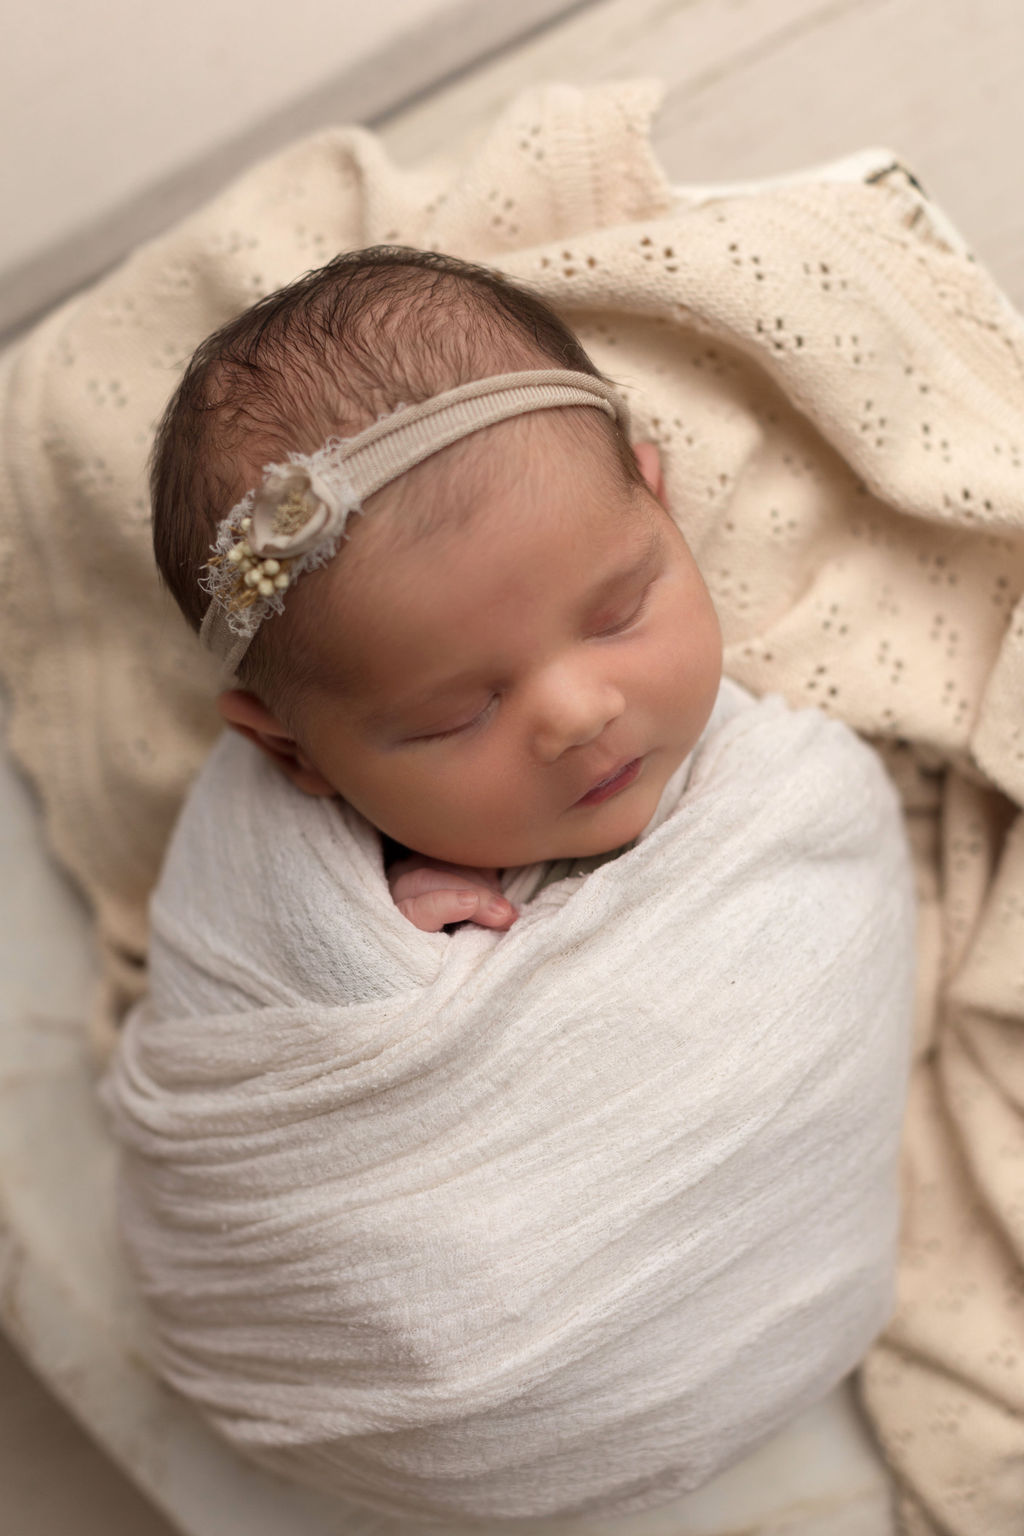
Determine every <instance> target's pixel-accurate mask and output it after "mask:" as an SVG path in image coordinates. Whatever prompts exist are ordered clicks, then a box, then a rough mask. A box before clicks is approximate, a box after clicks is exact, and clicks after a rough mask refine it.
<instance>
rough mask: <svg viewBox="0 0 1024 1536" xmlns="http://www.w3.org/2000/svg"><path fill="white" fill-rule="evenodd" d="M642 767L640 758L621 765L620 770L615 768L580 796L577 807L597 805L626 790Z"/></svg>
mask: <svg viewBox="0 0 1024 1536" xmlns="http://www.w3.org/2000/svg"><path fill="white" fill-rule="evenodd" d="M642 766H643V758H642V757H634V758H631V759H630V760H629V762H628V763H623V764H622V766H621V768H616V770H615V772H614V773H610V774H609V775H608V776H607V777H606V778H603V779H602V780H601V781H600V783H598V784H595V785H594V786H593V788H591V789H588V790H587V793H586V794H585V795H581V797H580V798H579V800H577V801H576V804H577V805H597V804H598V803H599V802H600V801H602V800H607V799H608V798H609V796H611V795H617V794H619V792H620V791H621V790H623V789H627V788H628V787H629V785H630V784H632V783H633V782H634V780H635V779H636V777H637V774H638V773H639V772H640V769H641V767H642Z"/></svg>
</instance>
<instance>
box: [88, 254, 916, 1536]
mask: <svg viewBox="0 0 1024 1536" xmlns="http://www.w3.org/2000/svg"><path fill="white" fill-rule="evenodd" d="M627 426H628V417H627V413H626V409H625V406H624V405H623V403H622V401H621V399H620V398H619V396H618V394H617V393H616V391H615V390H614V389H613V388H612V387H611V386H610V385H609V384H608V383H607V382H606V381H604V380H603V379H602V378H601V376H600V375H599V374H598V373H597V372H596V370H595V369H594V367H593V365H592V364H591V362H590V360H589V359H588V358H587V356H586V354H585V353H584V351H583V350H582V348H581V346H580V344H579V342H578V341H577V339H576V338H575V337H574V336H573V335H572V333H571V332H570V331H569V330H568V329H567V328H566V326H565V325H563V324H562V322H561V321H560V320H559V319H558V318H557V317H556V316H555V315H553V314H552V313H551V312H550V311H549V310H548V309H547V307H546V306H545V305H544V304H543V303H542V302H541V301H540V300H539V299H537V298H536V297H534V296H533V295H532V294H530V293H528V292H525V291H523V290H521V289H519V288H517V287H515V286H513V285H512V284H510V283H507V282H506V281H504V280H503V279H502V278H500V277H499V276H497V275H496V274H493V273H490V272H487V271H484V270H481V269H478V268H474V267H470V266H467V265H465V264H462V263H459V262H457V261H454V260H451V259H449V258H445V257H439V256H433V255H426V254H422V253H417V252H412V251H402V250H392V249H385V250H372V251H366V252H357V253H355V254H354V255H350V256H343V257H340V258H339V259H338V260H336V261H334V262H332V263H331V264H330V265H329V266H328V267H326V268H324V269H323V270H322V271H319V272H315V273H312V274H310V275H309V276H307V277H305V278H303V279H301V280H300V281H299V282H297V283H296V284H293V285H292V286H291V287H290V288H288V289H285V290H283V291H282V292H281V293H278V294H274V295H271V297H270V298H268V299H266V300H264V301H262V302H261V303H260V304H258V305H256V306H255V307H254V308H253V309H252V310H249V311H247V312H246V313H245V314H243V315H241V316H239V317H238V318H237V319H236V320H234V321H232V322H231V323H230V324H229V325H227V326H225V327H224V328H223V330H222V331H220V332H219V333H218V334H217V335H215V336H214V337H212V338H210V340H209V341H207V342H206V343H205V344H204V345H203V346H202V347H201V348H200V349H199V351H198V353H197V354H196V356H195V358H194V359H193V361H192V363H191V364H190V366H189V368H188V370H187V372H186V374H185V377H184V379H183V381H182V383H181V386H180V387H179V389H178V391H177V393H176V395H175V397H174V399H173V400H172V402H171V405H170V407H169V408H168V412H167V415H166V417H165V420H164V422H163V425H162V426H161V429H160V433H159V438H158V442H157V448H156V453H155V458H154V469H153V508H154V533H155V544H156V551H157V558H158V561H159V564H160V569H161V571H162V572H163V574H164V577H165V579H166V580H167V582H168V584H169V585H170V587H171V589H172V591H173V593H174V595H175V597H176V599H177V601H178V603H179V605H180V606H181V608H182V610H183V612H184V614H185V616H186V617H187V618H188V619H189V621H190V622H191V623H192V624H193V626H194V627H195V628H196V629H197V630H199V631H200V634H201V637H202V639H203V642H204V644H205V645H207V646H208V647H209V648H210V649H211V650H212V651H213V652H214V653H215V654H217V655H218V656H219V657H220V658H221V660H222V662H223V664H224V667H225V670H226V671H227V672H228V673H229V674H231V676H232V680H233V682H234V683H235V684H236V685H237V686H232V687H230V688H229V689H228V690H227V691H225V692H224V693H223V694H222V695H221V698H220V708H221V711H222V713H223V716H224V718H225V720H226V721H227V722H228V723H229V725H231V726H232V727H234V731H235V732H236V733H240V736H241V737H242V738H245V740H240V739H239V734H232V733H230V732H228V733H225V735H224V736H223V737H222V740H221V742H220V743H219V744H218V746H217V747H216V749H215V751H214V753H213V754H212V756H211V759H210V761H209V763H208V764H207V766H206V767H205V768H204V770H203V773H202V774H201V776H200V779H199V781H198V782H197V784H196V786H195V789H194V792H193V794H192V796H191V798H190V801H189V803H188V805H187V806H186V809H185V812H184V814H183V816H182V819H181V822H180V824H179V828H178V830H177V832H176V834H175V839H174V842H173V845H172V848H171V850H170V852H169V856H168V860H167V864H166V867H165V871H164V874H163V876H162V878H161V882H160V887H159V889H158V891H157V893H156V895H155V898H154V903H153V909H152V928H153V936H152V952H151V994H150V997H149V998H148V999H147V1000H146V1001H145V1002H144V1003H143V1004H142V1005H141V1006H140V1008H139V1009H138V1010H136V1011H135V1013H134V1014H133V1016H132V1017H131V1019H130V1020H129V1021H128V1024H127V1026H126V1029H125V1032H124V1036H123V1040H122V1044H121V1047H120V1050H119V1052H118V1054H117V1056H116V1058H115V1061H114V1063H113V1066H112V1070H111V1077H110V1079H109V1081H108V1084H107V1088H106V1100H107V1103H108V1107H109V1108H110V1109H111V1111H112V1116H113V1122H114V1126H115V1129H116V1131H117V1134H118V1136H119V1138H120V1140H121V1142H122V1144H123V1147H124V1159H123V1170H122V1180H121V1216H122V1225H123V1230H124V1233H125V1237H126V1241H127V1244H128V1248H129V1251H130V1253H131V1256H132V1260H133V1263H134V1266H135V1269H136V1273H137V1275H138V1277H139V1280H140V1284H141V1287H142V1290H143V1292H144V1294H145V1295H146V1297H147V1299H148V1301H149V1303H150V1306H151V1310H152V1315H153V1319H154V1333H155V1339H156V1345H155V1348H156V1360H157V1364H158V1368H159V1369H160V1370H161V1372H162V1374H163V1375H164V1376H165V1377H166V1379H167V1380H169V1381H170V1382H172V1384H173V1385H174V1386H176V1387H177V1388H178V1389H179V1390H181V1391H183V1392H185V1393H187V1394H188V1396H189V1397H190V1398H192V1400H193V1401H195V1402H196V1403H198V1404H199V1405H200V1406H201V1407H202V1408H203V1410H204V1411H205V1412H207V1413H208V1414H209V1415H210V1417H211V1419H212V1420H213V1422H214V1423H215V1424H216V1425H217V1426H218V1428H220V1429H221V1430H222V1431H223V1432H224V1433H226V1434H227V1435H228V1436H229V1437H230V1438H231V1440H232V1441H233V1443H234V1444H236V1445H237V1446H239V1448H241V1449H242V1450H244V1451H246V1452H247V1453H249V1454H253V1455H258V1456H260V1457H261V1458H262V1459H263V1460H265V1461H267V1462H269V1463H270V1465H272V1466H274V1467H276V1468H277V1469H278V1470H281V1471H284V1472H286V1473H289V1474H292V1475H296V1476H300V1477H303V1478H306V1479H308V1480H310V1481H313V1482H316V1483H317V1484H319V1485H320V1486H322V1487H326V1488H329V1489H332V1490H333V1491H335V1492H340V1493H343V1494H346V1495H351V1496H353V1497H355V1498H356V1499H358V1500H362V1501H365V1502H368V1503H372V1504H375V1505H377V1506H378V1507H380V1508H383V1509H388V1510H391V1511H393V1512H401V1511H404V1512H408V1513H412V1514H414V1515H418V1516H421V1517H422V1516H430V1517H431V1518H435V1519H442V1520H445V1521H447V1522H448V1524H447V1525H446V1527H445V1529H446V1530H454V1529H455V1526H453V1525H452V1524H451V1522H452V1521H453V1520H456V1519H459V1518H462V1517H474V1518H482V1517H492V1516H493V1517H495V1518H515V1519H525V1518H527V1517H530V1516H550V1515H570V1514H571V1515H579V1514H585V1513H588V1512H592V1513H598V1514H602V1515H609V1514H623V1513H625V1512H628V1511H630V1510H634V1509H641V1508H644V1507H646V1506H647V1505H651V1504H657V1503H665V1502H667V1501H669V1500H670V1499H672V1498H674V1497H675V1496H676V1495H678V1494H679V1493H680V1492H681V1491H682V1490H684V1489H687V1488H691V1487H694V1486H697V1485H698V1484H699V1483H701V1482H703V1481H705V1480H706V1479H707V1478H708V1477H710V1476H711V1475H713V1473H714V1472H716V1471H717V1470H719V1469H720V1468H721V1467H723V1466H724V1465H727V1464H728V1463H729V1462H730V1461H732V1460H735V1459H736V1458H737V1457H738V1456H740V1455H741V1454H743V1452H744V1451H745V1450H747V1449H748V1448H750V1447H751V1446H752V1445H754V1444H756V1443H758V1441H760V1440H763V1439H764V1438H765V1436H766V1435H768V1434H770V1433H771V1432H772V1430H773V1429H775V1428H777V1427H778V1426H779V1425H781V1424H782V1423H784V1422H785V1421H786V1420H787V1419H788V1418H790V1417H792V1416H793V1415H794V1414H795V1413H797V1412H799V1411H800V1410H801V1409H802V1408H803V1407H806V1406H807V1405H808V1404H809V1403H811V1402H814V1401H816V1400H817V1399H818V1398H820V1397H822V1396H823V1395H824V1394H825V1393H826V1392H827V1391H829V1390H830V1388H831V1387H832V1386H834V1385H835V1383H836V1382H837V1381H838V1380H839V1379H840V1378H841V1377H842V1376H843V1375H844V1374H845V1373H846V1372H848V1371H849V1370H851V1369H852V1368H853V1367H854V1365H855V1364H856V1363H857V1360H858V1359H859V1358H860V1356H861V1354H862V1353H863V1351H864V1349H865V1348H866V1347H867V1345H868V1344H869V1343H870V1341H871V1339H872V1338H873V1337H874V1335H875V1334H876V1333H877V1331H878V1330H879V1329H880V1328H881V1326H882V1325H883V1324H884V1322H885V1320H886V1317H887V1315H888V1311H889V1308H890V1306H891V1299H892V1298H891V1287H892V1277H893V1272H894V1259H895V1244H896V1226H897V1215H898V1205H897V1177H896V1170H897V1156H898V1146H899V1130H900V1119H901V1108H902V1097H903V1091H904V1086H905V1072H906V1058H907V1049H908V1035H909V1024H910V1013H911V1003H912V995H913V937H914V913H913V901H912V894H911V889H910V875H909V860H908V857H907V850H906V846H905V842H904V838H903V833H902V827H901V820H900V812H899V806H898V801H897V798H896V796H895V793H894V791H893V789H892V787H891V785H890V784H889V783H888V780H887V779H886V777H885V774H884V772H883V770H882V769H881V767H880V765H879V763H878V761H877V758H876V757H875V755H874V754H873V753H872V752H871V751H870V749H869V748H867V747H866V746H865V745H864V744H863V743H861V742H860V741H859V740H858V739H857V737H856V736H855V735H854V734H853V733H852V732H851V731H849V730H847V728H846V727H845V726H843V725H842V724H840V723H839V722H837V721H833V720H828V719H827V718H826V717H825V716H824V715H822V714H821V713H820V712H818V711H816V710H806V711H796V710H790V709H789V708H788V707H787V706H786V705H785V704H784V702H783V701H782V700H781V699H779V698H777V697H776V698H768V699H762V700H755V699H753V698H751V697H750V696H749V695H748V694H745V693H744V691H743V690H742V689H739V688H738V687H736V685H734V684H732V683H730V682H727V681H723V680H722V678H721V659H722V651H721V637H720V632H719V625H718V621H717V618H716V615H715V612H714V608H713V606H712V603H711V600H710V597H709V594H708V591H707V588H706V587H705V584H704V582H703V580H702V578H701V575H700V572H699V571H698V568H697V566H696V564H695V562H694V559H693V557H692V555H691V553H690V551H689V549H688V547H687V543H686V540H685V538H684V536H683V534H682V532H681V531H680V528H679V527H678V525H677V524H676V522H675V521H674V520H673V518H672V517H671V516H670V515H669V512H668V510H667V508H666V505H665V492H664V486H663V483H662V478H661V473H660V469H659V464H658V456H657V453H656V450H655V449H654V447H653V446H652V445H650V444H644V443H640V444H637V445H636V447H635V448H634V447H633V446H631V444H630V442H629V439H628V436H627ZM250 743H251V744H253V745H254V746H255V747H256V748H258V749H259V750H258V751H253V750H252V746H251V745H250ZM389 887H390V895H389ZM503 892H504V894H502V893H503ZM392 898H393V900H392ZM395 904H397V908H398V910H396V906H395ZM445 927H447V928H451V929H453V930H454V931H452V932H450V933H447V934H446V933H442V932H441V931H440V930H441V929H442V928H445Z"/></svg>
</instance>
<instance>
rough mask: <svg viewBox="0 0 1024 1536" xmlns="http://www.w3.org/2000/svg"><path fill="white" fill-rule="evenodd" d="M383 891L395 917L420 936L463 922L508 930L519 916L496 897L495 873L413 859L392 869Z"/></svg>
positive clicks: (497, 889)
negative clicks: (396, 912) (406, 921)
mask: <svg viewBox="0 0 1024 1536" xmlns="http://www.w3.org/2000/svg"><path fill="white" fill-rule="evenodd" d="M388 885H389V887H390V889H391V897H392V900H393V901H394V903H395V906H396V907H397V908H398V910H399V912H401V913H402V915H403V916H404V917H407V918H408V919H409V921H410V923H412V924H413V925H414V926H415V927H417V928H420V929H422V930H423V932H424V933H438V932H439V931H440V930H441V929H442V928H443V927H444V926H445V924H446V923H464V922H467V921H469V922H472V923H479V924H480V925H481V927H483V928H511V926H512V924H513V923H514V922H515V920H516V918H517V917H518V916H519V914H518V912H517V911H516V909H515V907H514V906H513V905H512V904H511V902H508V901H506V900H505V898H504V896H502V894H501V886H500V885H499V883H498V872H497V870H496V869H472V868H470V867H469V866H468V865H465V864H444V863H442V862H441V860H440V859H425V858H422V857H421V856H420V855H419V854H418V853H416V854H413V855H412V856H411V857H410V858H407V859H399V861H398V862H397V863H396V864H392V866H391V868H390V869H389V870H388Z"/></svg>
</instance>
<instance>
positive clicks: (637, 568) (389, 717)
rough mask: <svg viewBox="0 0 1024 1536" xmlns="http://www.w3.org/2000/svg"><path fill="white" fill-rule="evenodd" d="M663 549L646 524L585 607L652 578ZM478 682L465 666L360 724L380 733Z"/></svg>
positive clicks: (655, 530)
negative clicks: (636, 544) (627, 556)
mask: <svg viewBox="0 0 1024 1536" xmlns="http://www.w3.org/2000/svg"><path fill="white" fill-rule="evenodd" d="M662 549H663V540H662V530H661V526H660V524H659V523H658V522H654V521H652V522H651V523H650V524H649V525H648V528H647V536H646V538H645V539H644V542H643V546H642V548H641V549H640V552H639V554H638V555H637V557H636V559H635V560H633V561H632V562H631V563H630V564H629V565H627V566H620V567H619V569H618V570H617V571H611V572H610V573H609V574H608V575H607V576H605V577H604V578H603V579H602V580H601V581H598V582H596V583H595V584H594V586H593V587H592V588H591V590H590V591H589V592H588V593H587V595H586V597H585V598H584V600H583V606H584V608H586V609H592V608H595V607H597V605H598V604H599V603H600V602H602V601H603V599H604V598H606V597H607V596H608V595H609V594H610V593H611V592H614V591H615V590H617V588H619V587H622V586H625V585H626V583H627V582H633V581H637V580H642V579H643V578H645V577H647V576H652V575H653V574H654V571H655V568H656V567H657V565H658V562H659V561H660V559H661V554H662ZM479 680H480V669H479V667H467V668H465V669H464V670H463V671H461V672H454V673H452V675H451V676H450V677H446V678H445V679H444V681H443V682H441V683H437V684H435V686H434V687H433V688H430V689H429V690H428V691H427V692H425V693H418V694H413V695H411V696H410V697H408V698H405V699H401V700H399V701H398V702H397V703H394V704H389V705H387V706H386V707H385V708H383V709H378V710H371V711H369V712H368V713H366V714H362V715H360V720H359V723H360V725H361V726H362V727H363V728H364V729H370V730H381V729H383V728H386V727H388V726H393V725H396V724H399V723H400V722H401V721H402V720H403V719H404V718H405V717H406V716H407V715H410V714H412V712H413V711H414V710H417V709H424V708H425V707H426V706H427V705H428V704H432V703H436V702H439V701H440V700H441V699H442V698H444V697H445V696H447V695H448V694H451V693H454V692H455V691H456V690H457V689H458V688H459V687H460V686H462V685H463V684H467V683H473V682H479Z"/></svg>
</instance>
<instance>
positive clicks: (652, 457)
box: [633, 443, 665, 506]
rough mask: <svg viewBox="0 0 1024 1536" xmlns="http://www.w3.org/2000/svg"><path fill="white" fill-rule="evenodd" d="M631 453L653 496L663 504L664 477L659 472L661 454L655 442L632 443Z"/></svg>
mask: <svg viewBox="0 0 1024 1536" xmlns="http://www.w3.org/2000/svg"><path fill="white" fill-rule="evenodd" d="M633 454H634V456H635V458H636V462H637V464H638V465H639V466H640V473H641V474H642V475H643V477H644V479H645V480H646V481H647V484H648V485H649V486H650V488H651V490H652V491H653V492H654V494H655V496H656V497H657V498H658V500H659V501H660V502H661V504H662V506H665V477H664V475H663V474H662V472H661V454H660V453H659V452H658V446H657V444H656V443H634V444H633Z"/></svg>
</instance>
